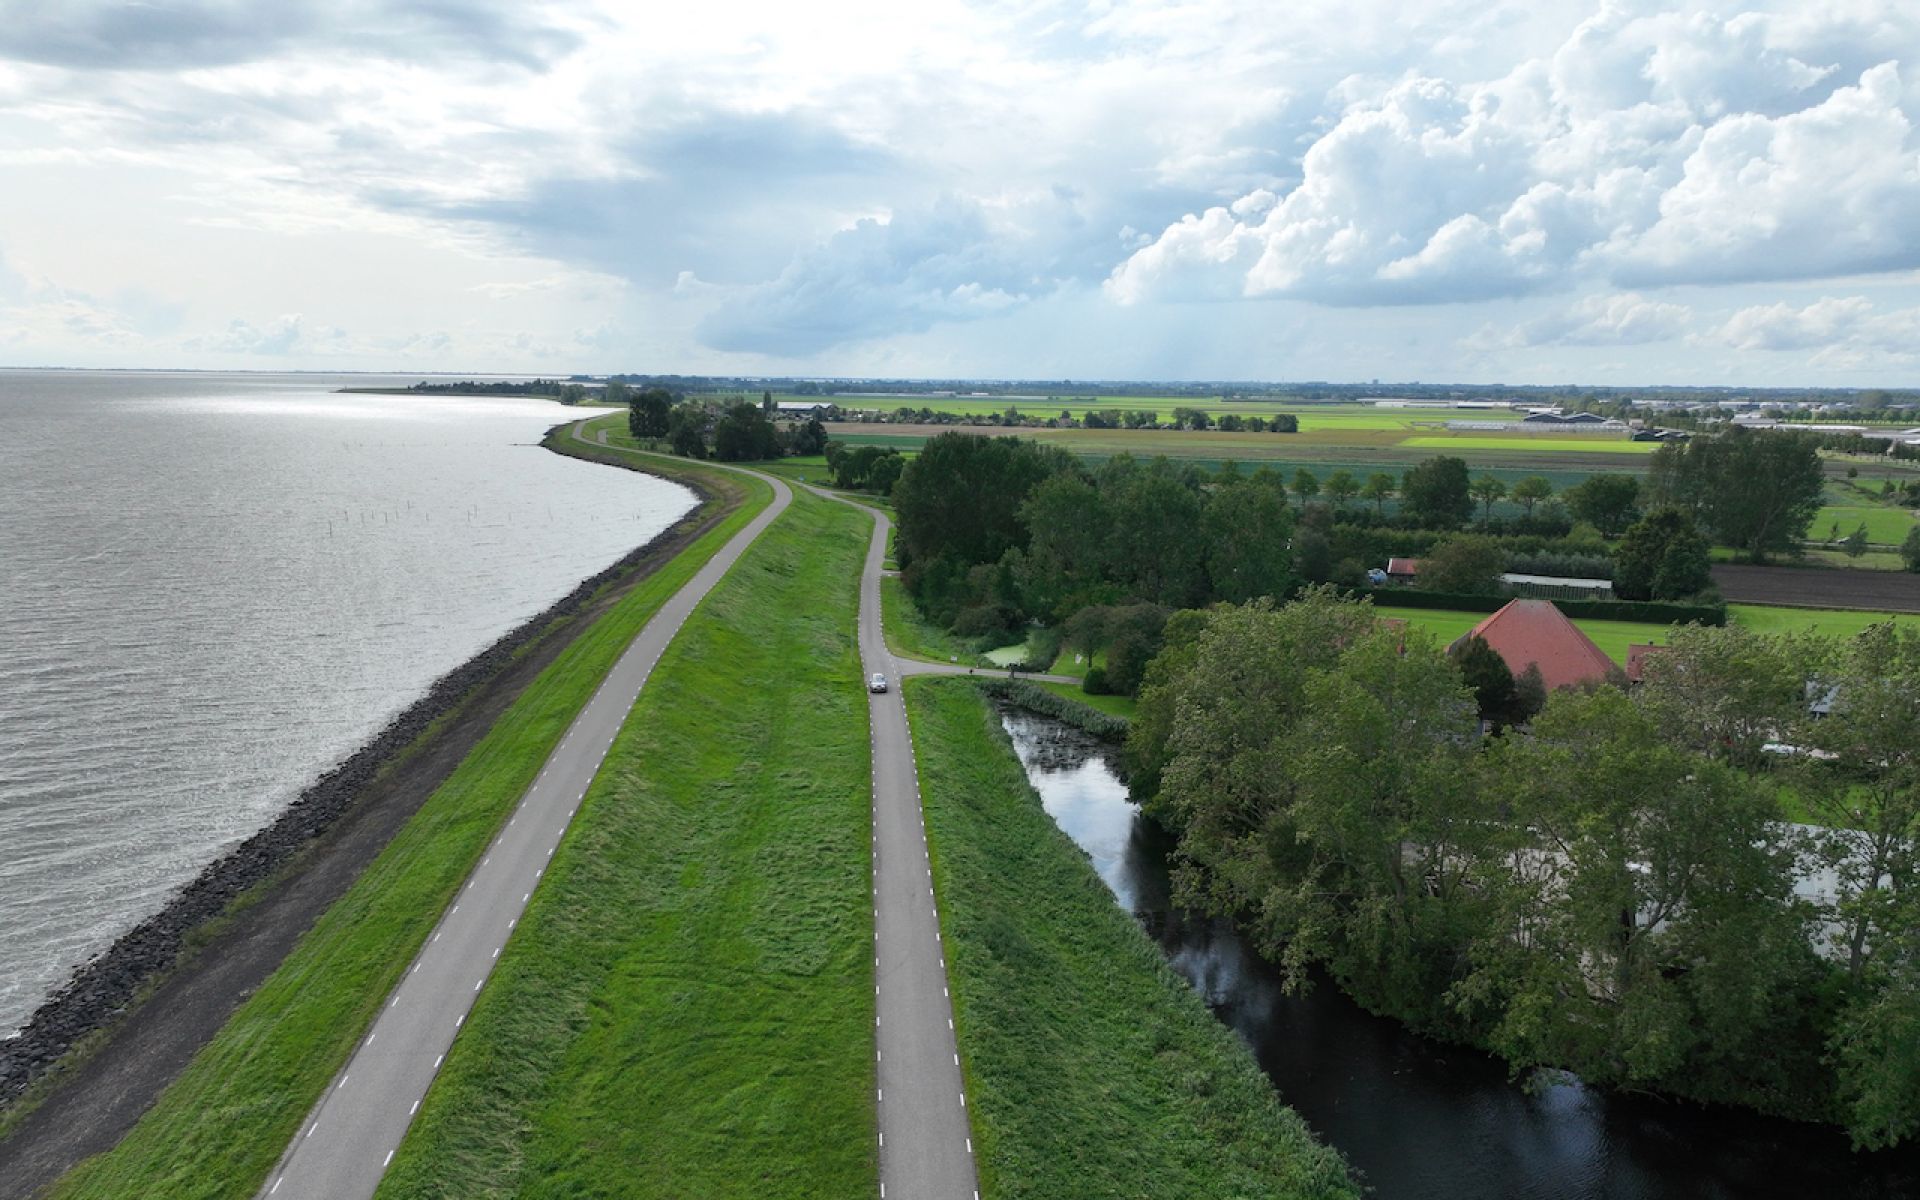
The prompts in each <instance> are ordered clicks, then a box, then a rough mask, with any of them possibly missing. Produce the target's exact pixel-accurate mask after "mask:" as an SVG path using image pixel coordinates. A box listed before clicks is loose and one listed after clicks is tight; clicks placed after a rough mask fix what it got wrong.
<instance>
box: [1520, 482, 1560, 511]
mask: <svg viewBox="0 0 1920 1200" xmlns="http://www.w3.org/2000/svg"><path fill="white" fill-rule="evenodd" d="M1551 495H1553V485H1552V484H1551V483H1548V482H1547V478H1546V476H1544V475H1529V476H1527V477H1526V478H1525V479H1522V480H1521V481H1520V482H1519V483H1516V484H1514V485H1513V498H1514V499H1515V500H1517V501H1519V502H1520V506H1521V507H1522V508H1524V509H1525V510H1526V514H1527V516H1529V517H1531V516H1532V515H1533V506H1534V505H1536V504H1538V503H1540V501H1542V500H1545V499H1546V498H1547V497H1548V496H1551Z"/></svg>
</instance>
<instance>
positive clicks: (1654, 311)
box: [1468, 292, 1693, 350]
mask: <svg viewBox="0 0 1920 1200" xmlns="http://www.w3.org/2000/svg"><path fill="white" fill-rule="evenodd" d="M1692 319H1693V310H1692V309H1690V308H1688V307H1687V306H1686V305H1684V304H1668V303H1665V302H1663V301H1659V300H1649V299H1647V298H1646V297H1644V296H1641V295H1638V294H1637V293H1634V292H1618V293H1614V294H1611V295H1593V296H1588V297H1586V298H1584V299H1582V300H1580V301H1578V302H1577V303H1574V304H1571V305H1568V306H1567V307H1565V308H1562V309H1560V310H1558V311H1556V312H1553V313H1549V314H1548V315H1546V316H1543V317H1536V318H1534V319H1533V320H1531V321H1524V322H1522V323H1520V324H1518V325H1512V326H1507V327H1504V328H1501V327H1496V326H1491V325H1489V326H1486V327H1483V328H1482V329H1481V330H1480V331H1479V332H1478V333H1476V334H1474V336H1473V337H1472V338H1471V339H1469V343H1468V344H1469V345H1471V346H1472V347H1474V348H1475V349H1481V350H1492V349H1519V348H1531V347H1540V346H1644V345H1647V344H1648V343H1651V342H1664V341H1669V340H1671V339H1673V338H1677V337H1680V336H1682V335H1683V334H1685V332H1686V330H1687V327H1688V325H1689V324H1690V323H1691V321H1692Z"/></svg>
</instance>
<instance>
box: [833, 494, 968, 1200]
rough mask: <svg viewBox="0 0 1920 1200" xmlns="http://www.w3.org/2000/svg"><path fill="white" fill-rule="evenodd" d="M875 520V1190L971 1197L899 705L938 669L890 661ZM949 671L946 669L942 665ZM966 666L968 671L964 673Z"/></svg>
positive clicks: (865, 634) (884, 524)
mask: <svg viewBox="0 0 1920 1200" xmlns="http://www.w3.org/2000/svg"><path fill="white" fill-rule="evenodd" d="M857 507H859V508H862V509H864V510H865V511H867V512H870V513H872V514H873V517H874V526H873V540H872V542H871V543H870V544H869V545H868V547H867V561H866V566H865V567H864V568H863V569H862V571H861V573H860V662H861V669H862V670H863V671H864V672H865V673H866V674H867V675H869V676H871V675H874V674H876V673H877V674H883V675H885V676H886V677H887V680H888V682H889V685H890V686H889V688H888V690H887V691H885V692H879V693H874V692H869V693H868V694H867V715H868V719H869V722H870V729H871V730H872V737H873V955H874V957H873V963H874V1021H875V1028H874V1056H875V1059H876V1061H875V1068H876V1072H877V1075H878V1081H879V1086H878V1090H877V1095H876V1099H877V1101H878V1105H879V1114H880V1119H879V1124H880V1146H879V1150H880V1194H881V1196H882V1197H886V1196H893V1197H896V1198H898V1200H977V1197H978V1196H979V1195H980V1192H979V1188H980V1177H979V1175H978V1173H977V1172H976V1171H975V1170H974V1164H973V1127H972V1126H971V1125H970V1124H969V1123H968V1120H967V1097H966V1092H965V1088H964V1082H963V1080H962V1078H961V1075H960V1048H959V1046H958V1044H957V1043H956V1042H955V1040H954V1032H953V1001H952V1000H951V998H950V997H949V995H948V992H947V959H946V951H945V948H944V947H943V946H942V945H941V943H940V910H939V908H938V907H937V898H936V897H935V895H934V886H933V863H932V860H931V859H930V858H929V857H928V855H927V825H926V820H925V818H924V817H923V816H922V815H921V810H920V773H919V770H918V768H917V767H916V765H915V763H914V757H913V738H912V735H911V734H910V733H909V731H908V728H907V709H906V704H905V703H904V702H903V701H902V699H901V697H900V687H899V679H900V677H901V675H902V673H903V668H906V669H908V670H912V669H913V668H922V669H928V668H931V669H933V670H936V671H939V670H942V668H940V667H939V666H938V665H937V664H922V663H910V662H903V661H900V660H896V659H895V658H894V656H893V654H892V653H891V652H890V651H889V650H888V649H887V641H886V637H885V636H884V635H883V633H882V631H881V627H880V611H881V610H880V576H881V569H882V566H883V565H884V563H885V561H886V554H887V531H888V529H889V528H890V526H889V523H888V521H887V518H886V516H885V514H883V513H881V512H879V511H878V510H876V509H872V508H867V507H866V506H865V505H858V506H857ZM948 669H950V668H948ZM962 669H964V668H962Z"/></svg>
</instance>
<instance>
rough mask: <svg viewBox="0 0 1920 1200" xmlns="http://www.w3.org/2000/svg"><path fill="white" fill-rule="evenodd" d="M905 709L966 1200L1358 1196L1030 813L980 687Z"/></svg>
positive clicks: (1129, 922)
mask: <svg viewBox="0 0 1920 1200" xmlns="http://www.w3.org/2000/svg"><path fill="white" fill-rule="evenodd" d="M906 694H907V709H908V713H909V715H910V717H911V720H912V724H913V734H914V743H915V748H916V752H917V754H918V756H919V767H920V778H921V780H922V799H923V803H924V804H925V807H926V820H927V834H928V838H929V841H930V844H931V849H932V855H933V864H934V874H935V877H936V879H937V881H938V885H939V889H940V920H941V929H942V931H943V932H942V936H943V938H944V941H945V945H946V951H947V967H948V974H949V975H950V977H951V980H952V988H953V1004H954V1014H955V1016H954V1020H955V1028H956V1031H957V1033H958V1036H959V1040H960V1054H961V1059H962V1062H963V1063H964V1066H965V1070H966V1080H967V1096H968V1112H969V1113H970V1114H971V1115H972V1118H973V1130H974V1147H975V1149H976V1150H977V1151H978V1162H979V1168H980V1178H981V1195H982V1196H984V1197H986V1198H987V1200H1016V1198H1019V1200H1025V1198H1028V1197H1045V1198H1046V1200H1054V1198H1056V1197H1061V1196H1072V1197H1076V1198H1078V1200H1097V1198H1100V1197H1129V1198H1131V1197H1138V1196H1152V1197H1155V1200H1180V1198H1182V1197H1193V1198H1195V1200H1200V1198H1205V1200H1214V1198H1217V1197H1255V1196H1258V1197H1331V1196H1342V1197H1345V1196H1355V1195H1357V1194H1358V1189H1357V1188H1356V1187H1355V1186H1354V1184H1353V1183H1352V1181H1351V1180H1350V1178H1349V1177H1348V1175H1347V1173H1346V1170H1345V1168H1344V1166H1343V1164H1342V1163H1341V1161H1340V1159H1339V1157H1338V1155H1336V1154H1335V1153H1334V1152H1333V1151H1332V1150H1329V1149H1328V1148H1326V1147H1325V1146H1322V1145H1320V1144H1319V1143H1317V1142H1315V1141H1314V1139H1313V1136H1312V1134H1311V1133H1310V1132H1309V1131H1308V1130H1307V1127H1306V1125H1305V1124H1304V1123H1303V1122H1302V1121H1301V1120H1300V1118H1299V1117H1298V1116H1297V1115H1296V1114H1294V1113H1293V1112H1292V1111H1291V1110H1290V1109H1288V1108H1286V1107H1285V1106H1283V1105H1282V1104H1281V1103H1280V1101H1279V1099H1278V1098H1277V1097H1276V1096H1275V1094H1274V1091H1273V1088H1272V1086H1271V1085H1270V1084H1269V1083H1268V1082H1267V1079H1266V1077H1265V1076H1264V1075H1262V1074H1261V1072H1260V1068H1259V1067H1258V1065H1256V1064H1255V1062H1254V1061H1253V1057H1252V1055H1251V1054H1249V1053H1248V1051H1247V1049H1246V1047H1245V1046H1243V1045H1242V1044H1241V1043H1240V1042H1239V1040H1238V1039H1237V1038H1235V1037H1234V1035H1233V1033H1232V1032H1231V1031H1229V1030H1228V1029H1227V1028H1226V1027H1225V1026H1223V1025H1221V1024H1220V1023H1219V1022H1218V1021H1216V1020H1215V1019H1214V1017H1213V1015H1212V1014H1211V1013H1209V1012H1208V1011H1207V1007H1206V1005H1205V1004H1204V1003H1203V1002H1202V1001H1201V999H1200V997H1199V996H1198V995H1196V994H1195V993H1194V991H1193V989H1192V988H1190V987H1188V986H1187V984H1186V983H1185V982H1184V981H1183V980H1181V979H1180V977H1179V976H1178V975H1176V974H1174V972H1173V971H1172V969H1171V968H1169V967H1168V966H1167V965H1166V963H1165V961H1164V960H1163V959H1162V957H1161V955H1160V951H1159V949H1158V948H1157V947H1156V946H1154V944H1153V943H1152V942H1151V941H1150V940H1149V939H1148V938H1147V936H1146V934H1145V933H1144V932H1143V931H1142V930H1141V929H1140V927H1139V925H1138V924H1137V923H1136V922H1135V921H1134V919H1133V918H1132V917H1131V916H1129V915H1128V914H1127V913H1125V912H1123V911H1121V909H1120V907H1119V906H1118V905H1117V904H1115V903H1114V900H1113V895H1112V893H1110V892H1109V891H1107V889H1106V886H1105V885H1104V884H1102V883H1101V882H1100V879H1099V877H1098V876H1097V875H1095V874H1094V871H1093V867H1092V864H1091V863H1089V862H1088V861H1087V858H1086V856H1085V855H1084V854H1083V853H1082V852H1081V851H1080V850H1079V848H1078V847H1076V846H1074V844H1073V843H1072V841H1070V840H1069V839H1068V838H1067V836H1066V834H1064V833H1062V832H1061V831H1060V830H1059V828H1058V827H1057V826H1055V825H1054V823H1053V821H1052V820H1051V819H1050V818H1049V817H1048V816H1047V814H1046V812H1045V810H1043V809H1042V808H1041V807H1040V803H1039V800H1038V799H1037V798H1036V797H1035V796H1034V794H1033V792H1032V790H1031V789H1030V788H1029V787H1028V785H1027V781H1026V777H1025V775H1024V774H1022V772H1021V769H1020V765H1019V763H1018V761H1017V760H1016V759H1015V758H1014V756H1013V752H1012V748H1011V747H1010V746H1009V745H1008V743H1007V741H1006V738H1005V736H1004V735H1003V734H1002V733H1001V732H1000V731H999V728H998V726H997V725H995V724H994V723H993V722H992V719H991V713H990V710H989V709H988V707H987V705H986V704H985V702H984V701H983V699H982V698H981V696H980V693H979V690H978V688H977V687H976V686H974V685H972V684H970V683H968V682H966V681H965V680H940V681H933V680H925V679H916V680H910V681H909V682H908V684H907V693H906Z"/></svg>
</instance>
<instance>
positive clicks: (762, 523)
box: [260, 427, 904, 1200]
mask: <svg viewBox="0 0 1920 1200" xmlns="http://www.w3.org/2000/svg"><path fill="white" fill-rule="evenodd" d="M576 428H577V427H576ZM763 478H767V480H768V482H769V483H771V484H772V486H773V491H774V499H773V503H771V504H769V505H768V506H767V507H766V509H765V510H763V511H762V512H761V513H760V514H759V515H758V516H757V517H755V518H754V519H753V521H752V522H751V523H749V524H748V525H747V526H746V528H744V529H742V530H741V531H740V532H739V533H737V534H735V535H734V537H733V538H732V539H731V540H730V541H728V542H727V544H726V545H725V546H724V547H722V548H721V550H720V552H719V553H717V554H715V555H714V556H713V558H712V559H710V560H709V561H708V562H707V564H706V565H705V566H703V567H702V568H701V569H700V570H699V572H697V573H696V574H695V575H694V577H693V578H692V579H690V580H689V581H688V582H687V583H686V584H685V585H684V586H682V587H681V588H680V590H679V591H678V592H675V593H674V594H673V596H672V597H671V598H669V599H668V600H667V602H666V603H665V604H664V605H662V606H661V608H660V611H658V612H657V613H655V614H654V616H653V618H652V620H650V621H648V622H647V624H646V627H645V628H643V629H642V630H641V631H640V633H639V634H638V635H636V636H635V638H634V639H633V642H632V643H631V644H630V645H629V646H628V647H627V650H626V652H625V653H624V654H622V655H621V657H620V660H619V661H618V662H617V663H616V664H615V665H614V667H613V669H612V670H611V671H610V672H608V674H607V677H606V679H605V680H603V681H602V682H601V685H600V688H599V690H598V691H596V692H595V693H594V695H593V698H592V699H591V700H590V701H588V703H587V705H586V707H585V708H583V709H582V710H581V711H580V714H579V716H578V717H576V718H575V719H574V722H573V725H572V726H571V727H570V728H569V729H568V730H567V732H566V734H565V735H564V737H563V738H562V740H561V743H560V745H559V746H558V747H557V748H555V750H554V752H553V754H552V755H551V756H550V757H549V758H548V760H547V763H546V765H545V766H544V767H543V768H542V769H541V771H540V775H539V777H538V779H537V780H536V781H535V783H534V785H533V787H532V788H531V789H530V790H529V791H528V792H527V794H526V795H525V796H523V797H522V798H521V800H520V804H519V806H518V807H517V808H515V810H514V812H513V815H512V817H510V818H509V819H508V822H507V825H506V827H505V828H504V829H502V830H501V831H500V833H499V836H498V837H497V838H496V840H495V841H494V843H493V845H492V846H490V847H489V848H488V849H487V852H486V854H485V856H484V857H483V859H482V861H481V863H480V865H479V867H477V868H476V869H475V871H474V873H473V875H472V877H471V878H470V879H468V881H467V883H466V886H465V887H463V888H462V889H461V890H460V893H459V896H458V898H457V899H456V901H455V903H454V904H453V906H452V907H451V908H449V909H448V910H447V912H446V914H445V915H444V916H442V917H441V919H440V924H439V926H438V928H436V929H435V930H434V932H433V934H432V936H431V937H430V938H429V939H428V941H427V944H426V945H425V946H424V947H423V948H422V950H421V952H420V956H419V957H418V958H417V959H416V960H415V961H414V962H413V963H412V964H411V965H410V966H409V967H408V969H407V973H406V975H405V976H404V977H403V978H402V979H401V982H400V985H399V987H398V988H396V989H395V990H394V992H393V994H392V995H391V996H390V997H389V998H388V1001H387V1004H386V1005H385V1007H384V1008H383V1009H382V1010H381V1013H380V1016H379V1017H378V1018H377V1019H376V1020H375V1022H374V1025H373V1028H372V1029H371V1030H370V1031H369V1032H368V1034H367V1037H366V1040H365V1041H364V1042H362V1043H361V1044H360V1046H359V1048H358V1049H356V1050H355V1051H354V1054H353V1057H352V1059H351V1060H350V1061H349V1062H348V1063H347V1065H346V1067H345V1069H344V1070H343V1071H342V1072H341V1073H340V1075H339V1077H338V1078H337V1079H335V1080H334V1081H333V1083H332V1085H331V1086H329V1087H328V1089H327V1093H326V1095H325V1096H324V1097H323V1098H322V1099H321V1100H320V1102H319V1104H317V1105H316V1106H315V1108H314V1110H313V1112H312V1113H310V1114H309V1115H308V1117H307V1119H306V1121H305V1122H303V1123H302V1124H301V1126H300V1132H299V1133H297V1134H296V1135H295V1136H294V1140H293V1143H292V1145H290V1146H289V1147H288V1148H287V1152H286V1154H285V1155H283V1156H282V1158H281V1161H280V1164H279V1165H278V1166H277V1167H276V1168H275V1169H274V1171H273V1173H272V1174H271V1175H269V1176H268V1177H267V1182H266V1184H265V1186H264V1187H263V1188H262V1189H261V1193H260V1194H261V1195H262V1196H271V1197H273V1200H306V1198H311V1200H357V1198H361V1197H370V1196H372V1195H373V1192H374V1189H375V1188H376V1187H377V1186H378V1185H379V1183H380V1177H381V1175H382V1174H383V1173H384V1172H385V1171H386V1167H387V1164H388V1163H389V1162H391V1161H392V1160H393V1154H394V1151H395V1150H396V1149H398V1147H399V1145H400V1140H401V1138H403V1137H404V1136H405V1135H406V1132H407V1126H408V1124H409V1123H410V1122H411V1121H412V1119H413V1115H414V1113H416V1112H418V1111H419V1108H420V1100H421V1098H422V1097H424V1096H425V1095H426V1092H427V1087H428V1086H429V1085H430V1084H431V1083H432V1082H433V1078H434V1075H435V1074H436V1073H437V1072H438V1071H439V1069H440V1064H441V1062H442V1060H443V1059H444V1058H445V1057H446V1053H447V1050H448V1048H449V1047H450V1046H451V1045H452V1044H453V1039H454V1036H455V1035H456V1034H457V1033H458V1032H459V1029H460V1026H461V1024H462V1023H464V1022H465V1020H466V1017H467V1012H468V1011H469V1009H471V1008H472V1006H473V1001H474V999H475V997H476V996H477V995H478V994H479V991H480V988H481V986H482V985H483V984H485V983H486V981H487V976H488V975H489V974H490V973H491V972H492V970H493V965H494V962H495V961H496V960H497V959H498V958H499V957H500V953H501V950H502V948H503V947H504V946H505V945H506V942H507V939H508V938H509V937H510V936H511V935H512V933H513V929H514V926H515V925H516V924H517V923H518V922H519V919H520V915H521V913H522V912H524V911H525V909H526V905H527V901H528V899H529V897H531V895H532V894H533V890H534V888H535V887H537V886H539V882H540V878H541V876H542V875H543V874H544V873H545V871H546V864H547V862H548V860H549V859H551V858H552V856H553V851H554V848H555V847H557V846H558V845H559V844H560V839H561V837H562V835H564V834H565V833H566V830H567V825H568V823H569V822H570V821H571V820H572V818H573V814H574V812H575V811H576V810H577V809H578V808H579V805H580V798H581V797H582V796H583V795H584V794H585V793H586V790H587V785H588V784H589V783H591V782H592V780H593V777H594V774H595V772H597V771H598V770H599V767H600V762H601V760H602V759H603V758H605V757H606V753H607V748H608V747H609V746H610V745H612V743H613V738H614V734H615V733H617V732H618V731H619V729H620V725H621V723H622V722H623V721H625V720H626V717H627V713H628V712H629V711H630V710H631V709H632V707H633V704H634V701H635V700H636V699H638V697H639V694H640V689H641V687H642V686H643V685H644V684H645V683H646V681H647V676H648V675H649V674H650V673H651V671H652V670H653V665H654V663H655V662H656V661H658V660H659V658H660V655H661V653H662V652H663V651H664V650H665V649H666V648H667V644H668V643H669V642H670V641H672V639H673V636H674V634H675V633H677V632H678V631H679V629H680V626H681V624H682V623H683V622H685V621H686V619H687V616H688V615H689V614H690V613H692V611H693V610H694V608H695V607H696V606H697V605H698V604H699V603H700V601H701V599H702V598H704V597H705V596H706V594H707V592H708V591H710V590H711V589H712V588H713V586H714V584H716V583H718V582H719V581H720V578H721V576H723V575H725V574H726V572H727V570H728V568H730V567H731V566H733V564H734V563H735V562H736V561H738V560H739V558H740V555H741V554H742V553H743V552H744V551H745V550H746V548H747V547H748V546H749V545H751V544H752V543H753V541H754V539H755V538H757V537H759V536H760V534H761V532H762V531H764V530H765V529H766V528H767V526H768V525H770V524H772V523H773V521H774V519H775V518H776V517H778V516H779V515H780V514H781V512H783V511H784V510H785V509H786V507H787V505H788V504H790V503H791V502H792V500H793V493H792V491H791V490H790V489H789V488H788V487H787V485H786V484H784V483H782V482H781V481H779V480H778V479H773V478H771V477H765V476H763ZM902 1194H904V1193H902Z"/></svg>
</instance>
